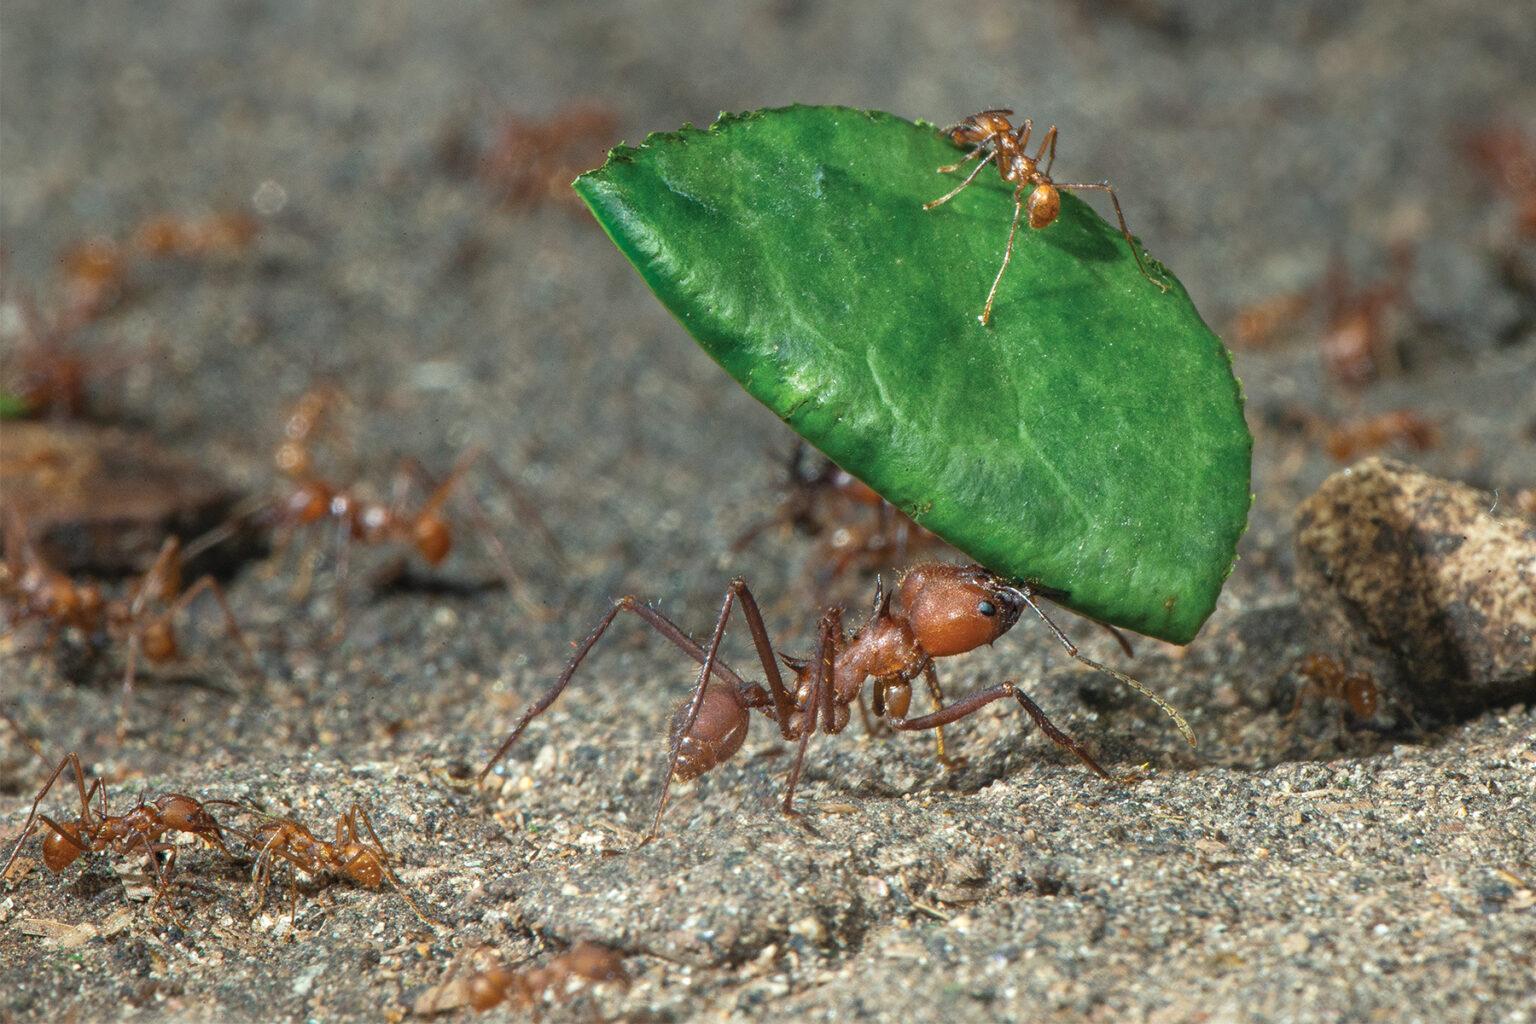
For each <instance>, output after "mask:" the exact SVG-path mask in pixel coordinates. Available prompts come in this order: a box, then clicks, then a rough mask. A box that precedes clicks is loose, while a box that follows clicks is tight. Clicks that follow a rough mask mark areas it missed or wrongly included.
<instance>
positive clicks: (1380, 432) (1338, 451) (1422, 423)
mask: <svg viewBox="0 0 1536 1024" xmlns="http://www.w3.org/2000/svg"><path fill="white" fill-rule="evenodd" d="M1394 442H1396V443H1400V444H1402V445H1405V446H1407V447H1408V448H1411V449H1413V450H1414V451H1418V452H1422V451H1428V450H1429V449H1431V448H1434V447H1437V446H1438V445H1439V444H1440V428H1439V427H1437V426H1436V425H1435V424H1434V423H1433V422H1432V421H1430V420H1428V419H1425V418H1424V417H1423V416H1421V415H1420V414H1418V413H1416V412H1414V411H1413V410H1411V409H1396V410H1393V411H1391V412H1384V413H1381V414H1379V415H1376V416H1367V417H1366V418H1364V419H1359V420H1350V421H1347V422H1345V423H1341V424H1339V425H1337V426H1335V427H1333V428H1331V429H1330V430H1329V431H1328V435H1327V437H1326V439H1325V440H1324V446H1325V447H1326V448H1327V449H1328V454H1329V455H1330V456H1332V458H1333V459H1334V461H1336V462H1353V461H1354V460H1355V459H1357V458H1359V457H1360V456H1361V455H1364V454H1367V453H1369V452H1373V451H1376V450H1377V449H1379V448H1384V447H1386V446H1387V445H1389V444H1392V443H1394Z"/></svg>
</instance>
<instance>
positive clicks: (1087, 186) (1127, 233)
mask: <svg viewBox="0 0 1536 1024" xmlns="http://www.w3.org/2000/svg"><path fill="white" fill-rule="evenodd" d="M1056 187H1057V188H1058V189H1075V190H1079V191H1081V190H1088V191H1091V192H1108V193H1109V201H1110V202H1111V203H1114V204H1115V216H1116V217H1117V218H1118V219H1119V221H1120V234H1121V235H1122V236H1124V238H1125V244H1126V245H1128V246H1130V247H1131V255H1132V256H1134V257H1136V266H1138V267H1140V268H1141V276H1142V277H1144V278H1146V279H1147V280H1148V281H1151V282H1152V283H1153V284H1154V285H1156V286H1157V287H1158V288H1159V289H1161V290H1162V291H1163V293H1164V294H1167V292H1168V285H1167V284H1166V283H1164V282H1162V281H1159V280H1158V279H1157V278H1155V277H1153V276H1152V273H1151V271H1149V270H1148V269H1147V265H1146V263H1145V262H1143V261H1142V258H1141V246H1139V245H1137V244H1136V239H1135V238H1133V237H1132V236H1131V229H1130V228H1129V227H1127V226H1126V224H1125V211H1124V210H1122V209H1120V197H1119V196H1117V195H1115V190H1114V188H1113V186H1111V185H1110V183H1109V182H1108V181H1097V182H1091V181H1090V182H1071V183H1068V184H1059V185H1057V186H1056Z"/></svg>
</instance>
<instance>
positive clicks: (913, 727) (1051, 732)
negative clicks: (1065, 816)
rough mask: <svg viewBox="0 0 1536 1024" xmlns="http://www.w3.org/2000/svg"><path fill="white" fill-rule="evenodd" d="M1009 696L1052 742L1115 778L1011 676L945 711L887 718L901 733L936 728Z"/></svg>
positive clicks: (1112, 778)
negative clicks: (1060, 727)
mask: <svg viewBox="0 0 1536 1024" xmlns="http://www.w3.org/2000/svg"><path fill="white" fill-rule="evenodd" d="M1009 697H1012V698H1013V699H1015V700H1017V701H1018V702H1019V706H1020V707H1022V708H1023V709H1024V712H1025V714H1027V715H1029V717H1030V718H1031V719H1033V720H1034V723H1035V724H1036V725H1037V726H1039V727H1040V731H1041V732H1043V733H1045V735H1046V736H1047V737H1049V738H1050V740H1051V741H1052V742H1053V743H1055V744H1057V745H1058V746H1061V747H1065V748H1066V749H1067V750H1070V751H1072V753H1074V754H1076V755H1077V756H1078V758H1079V759H1080V760H1081V761H1082V762H1083V763H1084V764H1086V765H1087V766H1088V767H1089V768H1091V769H1093V771H1094V773H1095V774H1097V775H1099V776H1100V777H1102V778H1105V779H1108V780H1110V781H1112V782H1113V781H1115V778H1114V776H1113V775H1111V774H1109V772H1107V771H1105V770H1104V769H1103V768H1102V767H1101V766H1100V765H1099V762H1098V761H1096V760H1094V757H1093V755H1092V754H1090V753H1088V750H1087V748H1085V747H1084V746H1083V745H1082V744H1081V743H1079V742H1077V740H1075V739H1073V738H1072V737H1071V736H1068V735H1067V734H1066V733H1064V732H1062V731H1061V730H1060V729H1058V728H1057V727H1056V725H1055V723H1054V722H1052V721H1051V720H1050V719H1049V718H1047V717H1046V714H1045V712H1044V711H1042V710H1040V705H1038V704H1036V703H1035V702H1034V701H1032V700H1030V699H1029V697H1028V695H1026V694H1025V693H1024V692H1023V691H1022V690H1020V689H1019V688H1018V687H1017V686H1016V685H1015V684H1014V682H1013V680H1011V679H1010V680H1006V681H1004V682H1002V683H999V684H998V685H997V686H993V687H989V688H988V689H985V690H978V691H977V692H975V693H973V694H971V695H970V696H968V697H964V698H962V699H961V700H958V701H956V702H955V703H953V704H951V705H949V707H947V708H945V709H944V710H942V711H935V712H934V713H933V714H931V715H923V716H921V717H920V718H901V719H897V718H888V719H887V721H889V722H890V724H891V727H892V728H895V729H900V730H902V731H903V732H916V731H918V730H921V729H937V728H939V727H940V726H944V725H949V724H950V723H952V722H958V721H959V720H960V719H962V718H965V717H967V716H969V715H973V714H975V713H976V712H977V711H980V710H981V709H982V708H984V707H986V706H987V705H988V704H991V703H992V702H993V701H999V700H1005V699H1007V698H1009Z"/></svg>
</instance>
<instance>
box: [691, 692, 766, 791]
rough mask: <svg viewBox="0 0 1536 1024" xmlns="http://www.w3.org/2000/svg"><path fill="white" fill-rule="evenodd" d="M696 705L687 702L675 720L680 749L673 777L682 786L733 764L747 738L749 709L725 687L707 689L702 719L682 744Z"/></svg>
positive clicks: (701, 705)
mask: <svg viewBox="0 0 1536 1024" xmlns="http://www.w3.org/2000/svg"><path fill="white" fill-rule="evenodd" d="M690 704H692V701H691V700H689V701H683V703H682V704H681V705H680V706H679V707H678V709H677V713H676V714H675V715H673V716H672V740H673V744H674V745H675V746H676V747H677V749H678V757H677V763H676V766H675V767H674V768H673V771H672V774H673V776H674V777H675V778H677V780H678V781H679V782H687V781H689V780H690V779H696V778H698V777H699V776H700V775H703V774H704V773H705V772H707V771H709V770H710V769H711V768H713V767H715V765H717V764H721V763H722V762H725V761H728V760H730V759H731V758H732V757H733V756H735V754H736V752H737V751H738V750H740V749H741V745H742V743H743V742H745V741H746V738H747V724H748V721H749V719H748V717H747V709H746V708H744V707H742V706H741V701H740V700H739V699H738V698H737V696H736V694H735V693H734V692H733V691H731V690H729V689H727V688H726V687H724V686H720V685H714V686H706V687H705V688H704V697H703V700H702V701H701V703H700V704H699V715H698V717H697V718H695V719H694V720H693V725H692V727H690V728H689V729H688V732H687V733H686V734H685V735H683V736H682V737H681V739H680V740H679V738H678V733H679V732H681V730H682V727H683V723H684V722H685V721H686V720H687V716H688V708H689V705H690Z"/></svg>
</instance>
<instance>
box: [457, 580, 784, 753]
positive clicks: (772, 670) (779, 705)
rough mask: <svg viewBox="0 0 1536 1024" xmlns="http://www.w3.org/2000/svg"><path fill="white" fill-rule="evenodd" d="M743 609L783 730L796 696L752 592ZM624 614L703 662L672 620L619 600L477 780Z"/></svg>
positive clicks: (724, 671) (744, 685)
mask: <svg viewBox="0 0 1536 1024" xmlns="http://www.w3.org/2000/svg"><path fill="white" fill-rule="evenodd" d="M736 582H741V586H742V589H743V591H746V584H745V583H744V582H742V581H739V580H738V581H736ZM732 588H733V589H734V588H735V583H733V584H732ZM742 610H743V612H744V613H745V614H746V616H747V625H748V628H749V629H751V631H752V634H753V640H754V641H755V642H758V641H760V642H758V656H759V658H760V659H761V660H762V663H763V671H764V673H765V674H766V675H767V677H768V683H769V685H770V687H772V699H773V708H774V713H775V715H776V718H777V720H778V721H779V722H780V726H779V728H780V729H781V730H782V729H783V728H784V725H783V722H784V721H786V720H787V718H788V715H789V713H790V712H793V711H794V709H795V703H794V697H793V696H792V695H791V694H790V692H789V690H788V689H786V688H785V686H784V680H783V677H782V676H781V675H780V674H779V667H778V665H777V664H776V663H775V662H774V661H773V650H772V648H771V647H768V646H767V644H768V632H767V629H766V627H765V626H764V625H763V620H762V614H761V613H760V612H759V611H758V608H757V602H756V601H754V600H752V595H751V593H750V591H747V592H745V593H744V596H743V599H742ZM621 611H629V612H633V613H634V614H635V615H638V616H639V617H640V618H641V619H643V620H644V621H645V622H646V624H647V625H649V626H650V627H651V628H652V629H654V630H656V632H658V633H660V634H661V635H662V636H663V637H665V638H666V639H667V640H669V641H671V643H672V644H673V645H674V646H675V647H677V648H678V649H679V650H681V651H682V652H683V653H685V654H687V655H688V656H689V657H691V658H693V660H694V661H697V662H700V663H702V662H703V661H704V658H705V652H704V649H703V648H702V647H700V646H699V645H698V644H696V643H694V641H693V640H692V639H690V638H689V637H688V635H687V634H686V633H684V632H683V631H682V630H681V629H679V628H678V627H677V624H676V623H674V622H672V620H670V619H668V618H667V617H666V616H665V615H663V614H661V613H660V612H658V611H656V610H655V609H653V608H648V607H646V606H645V605H643V604H640V603H639V602H638V601H636V600H635V598H634V596H633V595H626V596H625V597H621V598H619V600H617V601H615V602H614V603H613V607H611V608H609V609H608V612H607V614H605V615H604V616H603V617H602V619H600V620H599V621H598V623H597V625H596V626H595V627H593V629H592V632H591V633H589V634H588V635H587V638H586V639H585V640H583V641H582V642H581V645H580V646H579V647H577V649H576V653H575V654H574V655H572V656H571V660H570V662H568V663H567V664H566V666H565V669H564V670H563V671H562V672H561V673H560V678H559V679H557V680H555V684H554V685H553V686H551V687H550V688H549V689H548V690H547V691H545V693H544V695H543V696H541V697H540V698H539V699H538V700H537V701H535V702H534V703H533V704H531V705H530V706H529V707H528V709H527V710H526V711H524V712H523V714H522V716H521V717H520V718H519V719H518V721H517V725H516V726H514V727H513V729H512V731H511V732H510V733H509V734H508V735H507V738H506V739H505V740H503V741H502V744H501V746H500V747H498V748H497V749H496V753H495V754H493V755H492V756H491V759H490V761H488V762H487V763H486V766H485V767H484V768H482V769H481V770H480V774H479V776H478V777H477V779H476V781H478V782H484V781H485V778H486V776H488V775H490V773H491V769H492V768H494V767H496V763H497V762H498V761H500V760H501V759H502V758H503V757H505V756H506V753H507V751H508V750H511V749H512V745H513V744H514V743H516V742H517V740H518V738H519V737H520V736H522V734H523V730H524V729H526V728H527V727H528V723H529V722H531V721H533V720H534V719H535V718H537V717H538V716H539V715H541V714H543V713H544V712H545V711H548V710H549V708H550V706H551V705H552V704H554V702H555V701H556V700H558V699H559V697H560V694H561V693H563V692H565V688H566V687H567V686H568V685H570V682H571V679H572V677H574V676H575V674H576V670H577V669H578V668H580V667H581V663H582V661H583V660H584V659H585V658H586V656H587V654H588V652H589V651H591V650H592V647H593V646H594V645H595V644H596V643H597V641H598V640H599V639H601V637H602V635H603V633H605V632H606V631H607V629H608V627H609V626H610V625H612V624H613V620H614V619H615V618H617V617H618V614H619V612H621ZM713 672H714V674H715V675H717V676H720V677H721V678H722V679H724V680H725V681H726V682H728V683H730V684H731V685H732V686H734V687H736V690H737V692H738V693H740V694H744V695H747V696H748V699H751V695H752V693H753V691H754V690H755V691H756V692H758V693H761V689H760V688H758V687H756V686H755V684H750V683H748V682H747V681H746V680H744V679H742V678H741V676H740V675H738V674H737V673H736V672H735V671H734V670H733V669H731V667H730V666H729V665H727V664H725V663H724V662H717V663H716V664H715V666H714V669H713ZM754 706H755V705H754Z"/></svg>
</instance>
